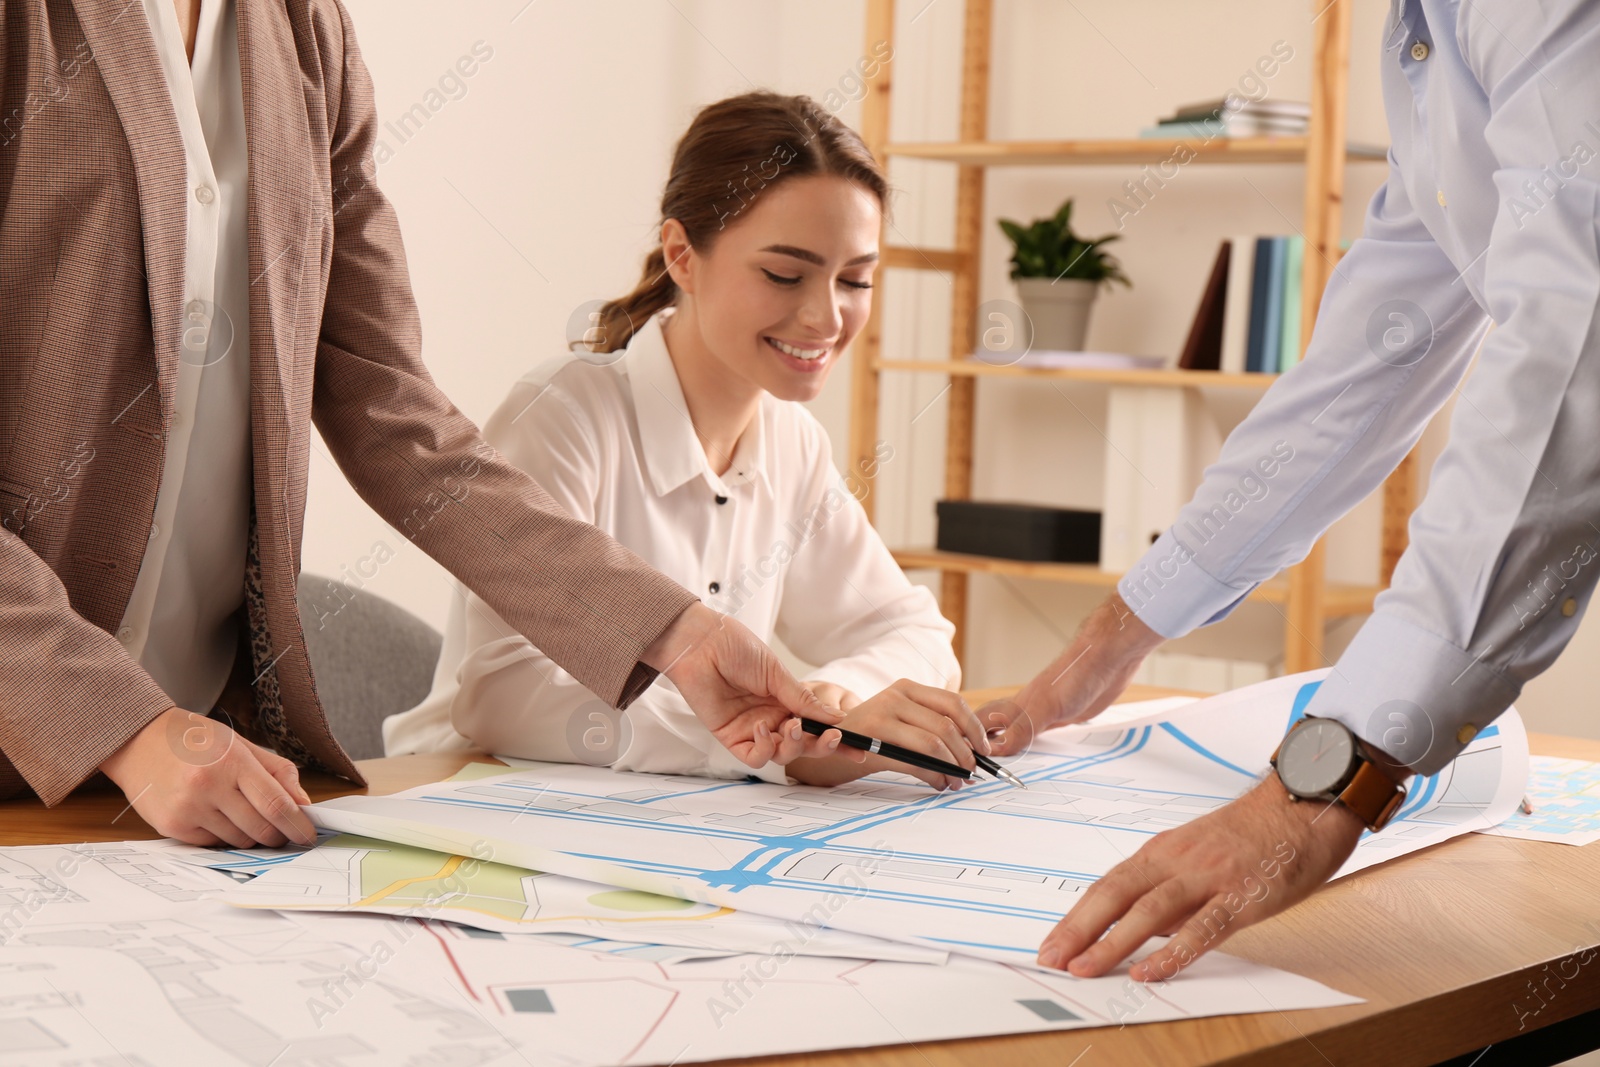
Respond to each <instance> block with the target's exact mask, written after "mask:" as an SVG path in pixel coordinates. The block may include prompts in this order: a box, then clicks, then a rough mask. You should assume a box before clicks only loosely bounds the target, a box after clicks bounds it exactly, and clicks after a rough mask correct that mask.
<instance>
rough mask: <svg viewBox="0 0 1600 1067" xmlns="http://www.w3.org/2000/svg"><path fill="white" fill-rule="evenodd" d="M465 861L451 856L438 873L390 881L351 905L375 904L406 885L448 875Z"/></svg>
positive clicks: (463, 858) (459, 857)
mask: <svg viewBox="0 0 1600 1067" xmlns="http://www.w3.org/2000/svg"><path fill="white" fill-rule="evenodd" d="M465 861H466V857H465V856H451V857H450V858H449V859H448V860H446V861H445V865H444V866H443V867H440V868H439V873H437V874H421V875H418V876H417V877H415V878H402V879H400V880H399V881H398V882H391V883H389V884H388V885H386V886H384V887H383V888H382V889H380V890H378V891H377V892H376V893H374V894H372V895H371V896H370V897H367V898H365V899H363V900H358V901H356V902H355V904H353V905H351V906H352V907H357V908H359V907H363V906H365V905H369V904H376V903H378V901H380V900H382V899H383V898H384V897H387V896H393V895H394V894H395V893H397V892H399V891H400V890H401V889H404V888H405V887H406V886H408V885H415V884H416V883H418V882H433V881H437V880H438V879H440V878H445V877H448V876H449V875H450V874H452V873H454V872H455V869H456V868H457V867H459V866H461V864H462V863H463V862H465Z"/></svg>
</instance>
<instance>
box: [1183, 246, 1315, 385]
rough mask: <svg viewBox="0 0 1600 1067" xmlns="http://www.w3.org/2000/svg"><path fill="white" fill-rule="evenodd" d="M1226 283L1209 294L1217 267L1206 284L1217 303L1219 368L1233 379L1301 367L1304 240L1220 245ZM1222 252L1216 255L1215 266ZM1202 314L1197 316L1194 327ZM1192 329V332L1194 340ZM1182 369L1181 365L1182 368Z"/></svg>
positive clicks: (1219, 260) (1213, 267) (1206, 297)
mask: <svg viewBox="0 0 1600 1067" xmlns="http://www.w3.org/2000/svg"><path fill="white" fill-rule="evenodd" d="M1222 247H1223V249H1226V264H1227V266H1226V278H1225V279H1224V281H1223V283H1222V286H1221V289H1222V292H1221V295H1220V297H1218V296H1217V295H1215V294H1213V288H1214V287H1215V274H1216V271H1217V267H1216V265H1215V264H1213V266H1212V275H1213V277H1212V278H1211V279H1209V280H1208V281H1207V283H1206V294H1207V295H1206V296H1205V297H1204V298H1203V301H1202V312H1203V313H1205V314H1212V313H1213V312H1212V310H1211V309H1210V308H1208V307H1206V306H1205V305H1206V302H1207V301H1215V300H1218V299H1220V301H1221V305H1222V311H1221V319H1222V327H1221V335H1220V339H1219V342H1218V347H1219V352H1218V356H1217V367H1218V369H1220V370H1223V371H1226V372H1232V373H1239V372H1243V371H1252V372H1259V373H1266V374H1275V373H1277V372H1279V371H1285V370H1288V369H1289V368H1290V367H1292V366H1294V365H1295V364H1296V363H1298V362H1300V323H1301V291H1302V279H1303V277H1304V274H1305V254H1306V253H1305V239H1304V238H1303V237H1300V236H1299V235H1295V236H1291V237H1278V236H1256V235H1254V234H1236V235H1234V236H1232V237H1230V238H1228V239H1227V240H1225V241H1223V242H1222ZM1223 259H1224V252H1223V251H1222V250H1219V251H1218V253H1217V261H1218V262H1222V261H1223ZM1200 314H1201V312H1197V313H1196V326H1197V325H1198V323H1199V318H1200ZM1196 326H1191V327H1190V334H1191V336H1193V334H1194V331H1195V328H1196ZM1180 365H1182V364H1180Z"/></svg>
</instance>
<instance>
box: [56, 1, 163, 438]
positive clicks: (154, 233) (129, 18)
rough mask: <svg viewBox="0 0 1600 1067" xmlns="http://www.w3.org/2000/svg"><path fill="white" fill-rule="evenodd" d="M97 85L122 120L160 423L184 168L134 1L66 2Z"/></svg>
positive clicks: (151, 42)
mask: <svg viewBox="0 0 1600 1067" xmlns="http://www.w3.org/2000/svg"><path fill="white" fill-rule="evenodd" d="M72 2H73V7H74V9H75V10H76V12H77V16H78V24H79V25H80V26H82V27H83V35H84V38H85V39H86V40H87V41H88V43H89V47H90V49H91V50H92V51H93V53H94V58H95V64H96V65H97V66H98V68H99V70H100V77H101V80H102V81H104V82H105V86H106V91H107V92H108V93H109V94H110V96H111V102H112V104H113V106H114V107H115V108H116V111H117V118H118V120H119V121H120V122H121V123H122V129H123V134H124V136H125V137H126V138H127V141H128V150H129V152H130V154H131V155H132V156H133V166H134V172H135V179H136V181H137V183H138V187H139V216H140V221H141V224H142V227H143V230H144V269H145V284H146V287H147V288H148V290H149V293H150V325H151V330H152V332H153V334H154V340H155V353H156V374H157V382H158V386H159V389H160V392H161V419H162V422H163V424H170V422H171V419H172V412H173V407H174V405H175V403H176V401H175V395H176V387H177V378H178V349H179V345H180V343H181V338H182V331H183V320H182V314H183V282H184V253H185V242H186V240H187V232H188V202H187V201H186V200H185V199H184V198H185V197H186V196H188V194H189V189H188V185H189V180H188V166H187V164H186V163H185V162H184V156H183V135H182V134H181V133H179V132H178V116H177V113H176V112H174V111H173V109H172V96H171V95H170V94H169V93H168V91H167V82H166V79H165V78H164V77H163V76H162V74H161V62H160V57H159V56H158V55H157V53H156V42H155V37H154V36H152V34H151V31H150V23H149V20H148V19H147V18H146V17H145V13H144V7H143V5H142V4H141V2H140V0H109V2H108V0H72Z"/></svg>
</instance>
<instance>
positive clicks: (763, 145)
mask: <svg viewBox="0 0 1600 1067" xmlns="http://www.w3.org/2000/svg"><path fill="white" fill-rule="evenodd" d="M810 175H833V176H836V177H840V178H846V179H849V180H850V181H853V182H857V183H859V184H860V185H861V186H862V187H864V188H865V189H867V190H868V191H869V192H871V193H872V194H873V195H874V196H875V197H877V200H878V206H879V207H880V208H881V209H884V210H887V208H888V200H889V183H888V181H887V179H885V178H884V176H883V171H882V170H880V169H879V168H878V164H877V162H876V161H875V160H874V159H873V158H872V153H871V152H869V151H867V146H866V145H865V144H864V143H863V142H862V140H861V137H860V135H859V134H857V133H856V132H855V131H854V130H852V129H851V128H850V127H849V126H846V125H845V124H844V123H843V122H840V121H839V120H838V119H837V118H835V117H834V116H833V114H832V113H831V112H829V111H827V110H826V109H825V108H823V107H822V106H821V105H820V104H818V103H817V102H816V101H815V100H812V99H811V98H810V97H809V96H784V95H782V94H780V93H774V92H768V91H766V90H762V91H758V92H753V93H744V94H742V95H740V96H732V97H729V98H728V99H726V100H720V101H718V102H717V103H715V104H711V105H708V106H707V107H705V108H703V109H701V111H700V113H699V114H698V115H696V116H695V117H694V121H693V122H691V123H690V124H689V129H688V130H687V131H685V133H684V135H683V137H682V138H680V139H679V141H678V147H677V149H676V150H675V151H674V152H673V154H672V173H671V175H670V176H669V177H668V178H667V187H666V189H665V190H663V191H662V194H661V219H662V221H663V222H665V221H666V220H667V219H677V220H678V221H679V222H681V223H682V224H683V229H684V232H685V233H686V234H687V235H688V237H689V244H690V246H691V247H693V248H694V249H695V250H696V251H697V252H700V253H702V254H703V253H706V252H708V251H710V248H711V245H712V243H713V242H714V241H715V240H716V239H717V236H718V234H720V233H721V232H722V231H723V230H724V229H725V228H727V227H728V226H729V225H731V224H732V223H733V222H734V221H735V220H736V219H737V218H738V217H739V215H740V213H741V212H743V211H745V210H746V209H747V208H749V207H750V205H751V203H753V202H754V200H755V199H756V198H757V197H758V196H759V195H760V194H761V193H762V192H763V191H765V190H767V189H771V188H772V187H773V186H774V185H776V184H778V183H779V182H784V181H788V180H789V179H791V178H802V177H807V176H810ZM677 299H678V286H677V284H676V283H675V282H674V281H673V280H672V275H671V274H669V273H668V272H667V261H666V255H665V254H664V253H663V252H662V249H661V246H660V245H659V244H658V245H656V248H655V251H653V252H651V253H650V255H649V256H647V257H645V261H644V271H643V273H642V274H641V276H640V278H639V284H638V285H636V286H634V289H633V292H631V293H629V294H628V295H627V296H624V297H621V298H620V299H617V300H611V301H608V302H607V303H606V304H604V305H603V306H602V307H601V309H600V312H599V319H598V321H596V322H595V323H594V326H593V327H592V329H591V330H590V332H589V333H588V334H587V335H586V336H587V337H596V336H597V337H598V338H599V340H598V341H597V342H596V343H594V344H592V345H590V346H587V347H590V348H591V349H592V350H593V351H596V352H615V351H617V350H618V349H621V348H624V347H626V346H627V344H628V341H629V339H630V338H631V337H632V336H633V333H634V331H635V330H637V329H639V328H640V327H641V326H643V325H644V324H645V323H646V322H648V321H649V319H650V316H652V315H654V314H655V313H656V312H658V311H660V310H661V309H662V308H665V307H669V306H671V305H672V304H673V303H675V302H676V301H677Z"/></svg>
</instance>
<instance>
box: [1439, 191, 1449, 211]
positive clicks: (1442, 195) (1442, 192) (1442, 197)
mask: <svg viewBox="0 0 1600 1067" xmlns="http://www.w3.org/2000/svg"><path fill="white" fill-rule="evenodd" d="M1439 206H1440V207H1448V206H1449V205H1448V204H1446V203H1445V202H1444V190H1443V189H1440V190H1439Z"/></svg>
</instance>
